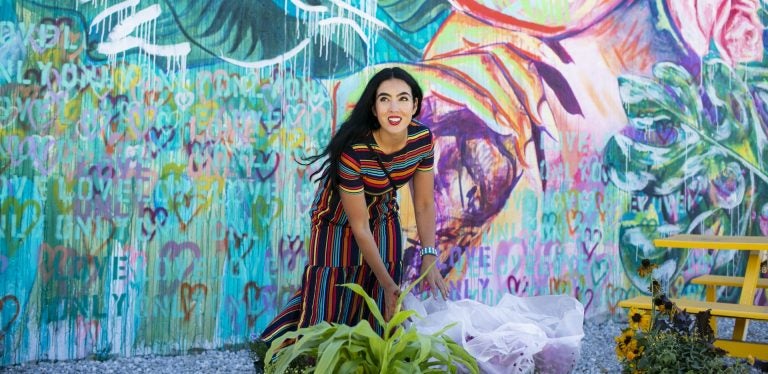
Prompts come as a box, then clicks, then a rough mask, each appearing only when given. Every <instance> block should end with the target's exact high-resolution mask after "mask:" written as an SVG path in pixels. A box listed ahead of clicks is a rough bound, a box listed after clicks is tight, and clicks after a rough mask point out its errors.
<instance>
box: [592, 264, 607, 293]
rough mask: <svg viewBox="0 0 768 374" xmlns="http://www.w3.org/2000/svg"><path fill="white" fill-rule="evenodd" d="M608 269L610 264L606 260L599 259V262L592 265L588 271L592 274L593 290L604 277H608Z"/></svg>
mask: <svg viewBox="0 0 768 374" xmlns="http://www.w3.org/2000/svg"><path fill="white" fill-rule="evenodd" d="M608 269H610V264H609V263H608V260H606V259H601V260H600V261H595V262H593V263H592V267H591V268H590V270H591V273H592V284H593V285H594V287H595V288H597V286H598V285H599V284H600V283H602V282H603V280H604V279H605V277H606V276H607V275H608Z"/></svg>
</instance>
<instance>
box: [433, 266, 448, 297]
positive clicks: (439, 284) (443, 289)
mask: <svg viewBox="0 0 768 374" xmlns="http://www.w3.org/2000/svg"><path fill="white" fill-rule="evenodd" d="M432 270H433V272H432V274H430V276H431V277H433V279H434V283H435V285H436V287H435V288H436V289H437V290H436V291H435V298H437V294H436V293H437V291H440V295H441V296H442V297H443V300H447V299H448V287H447V286H446V285H445V280H443V277H442V276H441V275H440V273H439V272H438V271H437V270H435V269H432Z"/></svg>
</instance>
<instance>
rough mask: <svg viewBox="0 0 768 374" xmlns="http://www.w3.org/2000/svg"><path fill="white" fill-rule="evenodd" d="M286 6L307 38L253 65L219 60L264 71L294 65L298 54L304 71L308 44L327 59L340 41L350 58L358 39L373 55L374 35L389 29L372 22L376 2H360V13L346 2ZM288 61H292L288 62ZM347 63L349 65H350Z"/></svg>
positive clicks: (334, 0) (294, 0)
mask: <svg viewBox="0 0 768 374" xmlns="http://www.w3.org/2000/svg"><path fill="white" fill-rule="evenodd" d="M290 3H291V4H292V5H294V6H295V7H296V9H297V18H298V19H301V20H303V21H304V25H305V26H306V29H307V30H309V32H310V35H308V36H307V37H305V38H304V39H301V41H300V42H299V43H298V44H297V45H296V47H294V48H292V49H291V50H290V51H288V52H286V53H284V54H282V55H279V56H276V57H273V58H269V59H263V60H257V61H242V60H238V59H234V58H230V57H227V56H225V55H224V54H223V53H222V54H221V55H220V57H221V59H223V60H224V61H227V62H229V63H231V64H234V65H237V66H242V67H246V68H257V69H261V68H265V67H268V66H272V65H277V64H280V63H284V62H290V63H292V65H295V62H296V61H295V60H296V58H298V57H297V56H298V55H299V53H300V52H302V51H303V55H304V69H305V70H306V69H308V68H309V66H308V62H307V58H308V52H307V51H305V48H306V47H307V46H308V45H309V42H310V41H314V42H316V43H317V44H318V45H319V48H320V50H319V51H317V52H318V53H317V55H318V56H321V57H325V58H327V57H328V56H329V53H330V48H329V47H330V45H331V43H332V42H333V41H336V40H341V43H342V44H341V48H342V50H343V51H344V52H345V53H346V54H347V57H348V58H350V59H351V58H352V57H353V56H354V52H355V45H356V43H355V42H356V41H357V38H358V37H359V38H360V39H361V40H362V41H363V44H365V46H366V49H367V50H366V53H367V54H368V55H369V56H370V55H371V54H372V53H373V49H374V48H373V46H374V45H375V43H376V39H377V37H378V32H379V31H380V30H381V29H389V28H388V27H387V25H386V24H385V23H383V22H381V21H379V20H378V19H376V9H377V5H376V3H377V2H376V0H364V1H362V3H361V5H360V9H357V8H355V7H354V6H352V5H350V4H349V3H347V2H344V1H341V0H332V1H331V4H332V6H331V7H330V8H329V7H326V6H311V5H308V4H306V3H303V2H301V1H300V0H290ZM284 7H285V9H287V8H288V0H285V1H284ZM299 26H300V23H299V22H297V23H296V33H297V34H298V33H299V32H300V31H301V29H300V27H299ZM289 60H292V61H289ZM350 63H351V61H350Z"/></svg>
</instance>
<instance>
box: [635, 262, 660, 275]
mask: <svg viewBox="0 0 768 374" xmlns="http://www.w3.org/2000/svg"><path fill="white" fill-rule="evenodd" d="M657 267H658V265H656V264H654V263H651V260H649V259H647V258H644V259H643V260H642V261H641V262H640V268H639V269H637V275H639V276H641V277H647V276H649V275H651V273H653V269H656V268H657Z"/></svg>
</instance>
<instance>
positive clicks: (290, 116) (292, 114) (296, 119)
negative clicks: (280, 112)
mask: <svg viewBox="0 0 768 374" xmlns="http://www.w3.org/2000/svg"><path fill="white" fill-rule="evenodd" d="M285 112H286V113H285V114H286V116H285V118H283V121H285V123H287V124H288V125H289V127H300V126H301V125H302V123H301V119H302V118H303V117H304V116H305V115H306V114H307V106H306V105H305V104H304V103H296V104H295V105H289V106H288V107H286V109H285Z"/></svg>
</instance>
